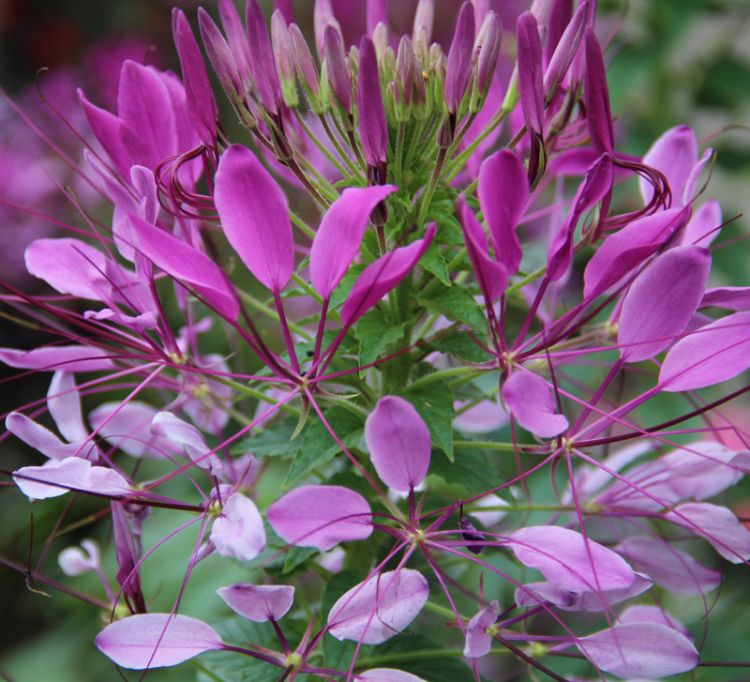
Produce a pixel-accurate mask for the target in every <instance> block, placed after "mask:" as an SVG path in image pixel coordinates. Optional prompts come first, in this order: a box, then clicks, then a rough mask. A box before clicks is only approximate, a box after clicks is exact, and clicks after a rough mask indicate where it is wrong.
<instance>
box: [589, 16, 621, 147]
mask: <svg viewBox="0 0 750 682" xmlns="http://www.w3.org/2000/svg"><path fill="white" fill-rule="evenodd" d="M584 54H585V57H586V70H585V73H584V76H585V78H584V85H583V97H584V100H583V101H584V106H585V108H586V120H587V123H588V129H589V133H590V134H591V142H592V144H593V147H594V149H596V151H598V152H600V153H601V152H604V153H607V154H611V153H612V148H613V145H614V131H613V130H612V112H611V110H610V104H609V88H608V87H607V70H606V68H605V66H604V56H603V54H602V48H601V45H599V41H598V40H597V39H596V34H595V33H594V29H593V27H592V26H588V27H587V28H586V33H585V42H584Z"/></svg>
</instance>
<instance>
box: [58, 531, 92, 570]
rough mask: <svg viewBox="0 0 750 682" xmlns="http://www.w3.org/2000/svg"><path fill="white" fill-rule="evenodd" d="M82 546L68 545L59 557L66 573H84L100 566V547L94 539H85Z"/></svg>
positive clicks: (59, 562)
mask: <svg viewBox="0 0 750 682" xmlns="http://www.w3.org/2000/svg"><path fill="white" fill-rule="evenodd" d="M81 547H82V548H83V549H81V548H80V547H66V548H65V549H64V550H63V551H62V552H60V555H59V556H58V557H57V563H58V564H59V565H60V568H61V569H62V572H63V573H65V575H70V576H76V575H83V574H84V573H88V572H89V571H96V570H97V569H99V567H100V563H99V548H98V547H97V544H96V543H95V542H94V541H93V540H83V541H82V542H81Z"/></svg>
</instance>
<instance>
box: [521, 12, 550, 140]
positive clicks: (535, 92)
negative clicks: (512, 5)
mask: <svg viewBox="0 0 750 682" xmlns="http://www.w3.org/2000/svg"><path fill="white" fill-rule="evenodd" d="M516 40H517V41H518V89H519V90H520V91H521V108H522V109H523V117H524V120H525V121H526V127H527V128H528V130H529V132H530V133H534V134H536V135H539V136H541V135H542V132H543V129H544V90H543V69H544V66H543V64H542V42H541V39H540V37H539V27H538V25H537V20H536V17H535V16H534V15H533V14H532V13H531V12H524V13H523V14H522V15H521V16H520V17H518V22H517V24H516Z"/></svg>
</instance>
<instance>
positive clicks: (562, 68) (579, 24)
mask: <svg viewBox="0 0 750 682" xmlns="http://www.w3.org/2000/svg"><path fill="white" fill-rule="evenodd" d="M587 12H588V2H586V1H584V2H582V3H581V6H580V7H579V8H578V11H577V12H576V13H575V14H574V15H573V18H572V19H571V20H570V22H569V23H568V25H567V27H566V28H565V31H564V32H563V34H562V36H561V37H560V40H559V42H558V43H557V47H556V49H555V51H554V52H553V53H552V56H551V57H550V60H549V64H548V65H547V70H546V71H545V73H544V92H545V93H546V95H545V96H546V99H547V101H549V100H550V99H551V98H552V97H553V96H554V94H555V90H557V86H558V85H559V84H560V82H561V81H562V79H563V78H565V74H566V73H567V72H568V69H569V68H570V65H571V64H572V63H573V59H574V58H575V56H576V53H577V52H578V47H579V45H580V44H581V39H582V38H583V33H584V31H585V29H586V16H587Z"/></svg>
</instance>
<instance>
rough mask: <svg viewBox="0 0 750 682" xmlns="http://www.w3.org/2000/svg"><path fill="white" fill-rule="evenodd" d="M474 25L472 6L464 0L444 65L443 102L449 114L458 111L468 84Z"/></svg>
mask: <svg viewBox="0 0 750 682" xmlns="http://www.w3.org/2000/svg"><path fill="white" fill-rule="evenodd" d="M474 26H475V24H474V6H473V4H472V3H470V2H464V3H463V4H462V5H461V9H460V10H459V12H458V19H456V29H455V31H454V33H453V40H451V46H450V50H449V51H448V60H447V63H446V67H445V85H444V93H445V102H446V105H447V106H448V111H449V112H450V113H451V114H455V113H456V112H457V111H458V108H459V106H460V105H461V100H462V99H463V97H464V94H465V93H466V88H467V86H468V84H469V78H470V76H471V57H472V53H473V50H474V33H475V29H474Z"/></svg>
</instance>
